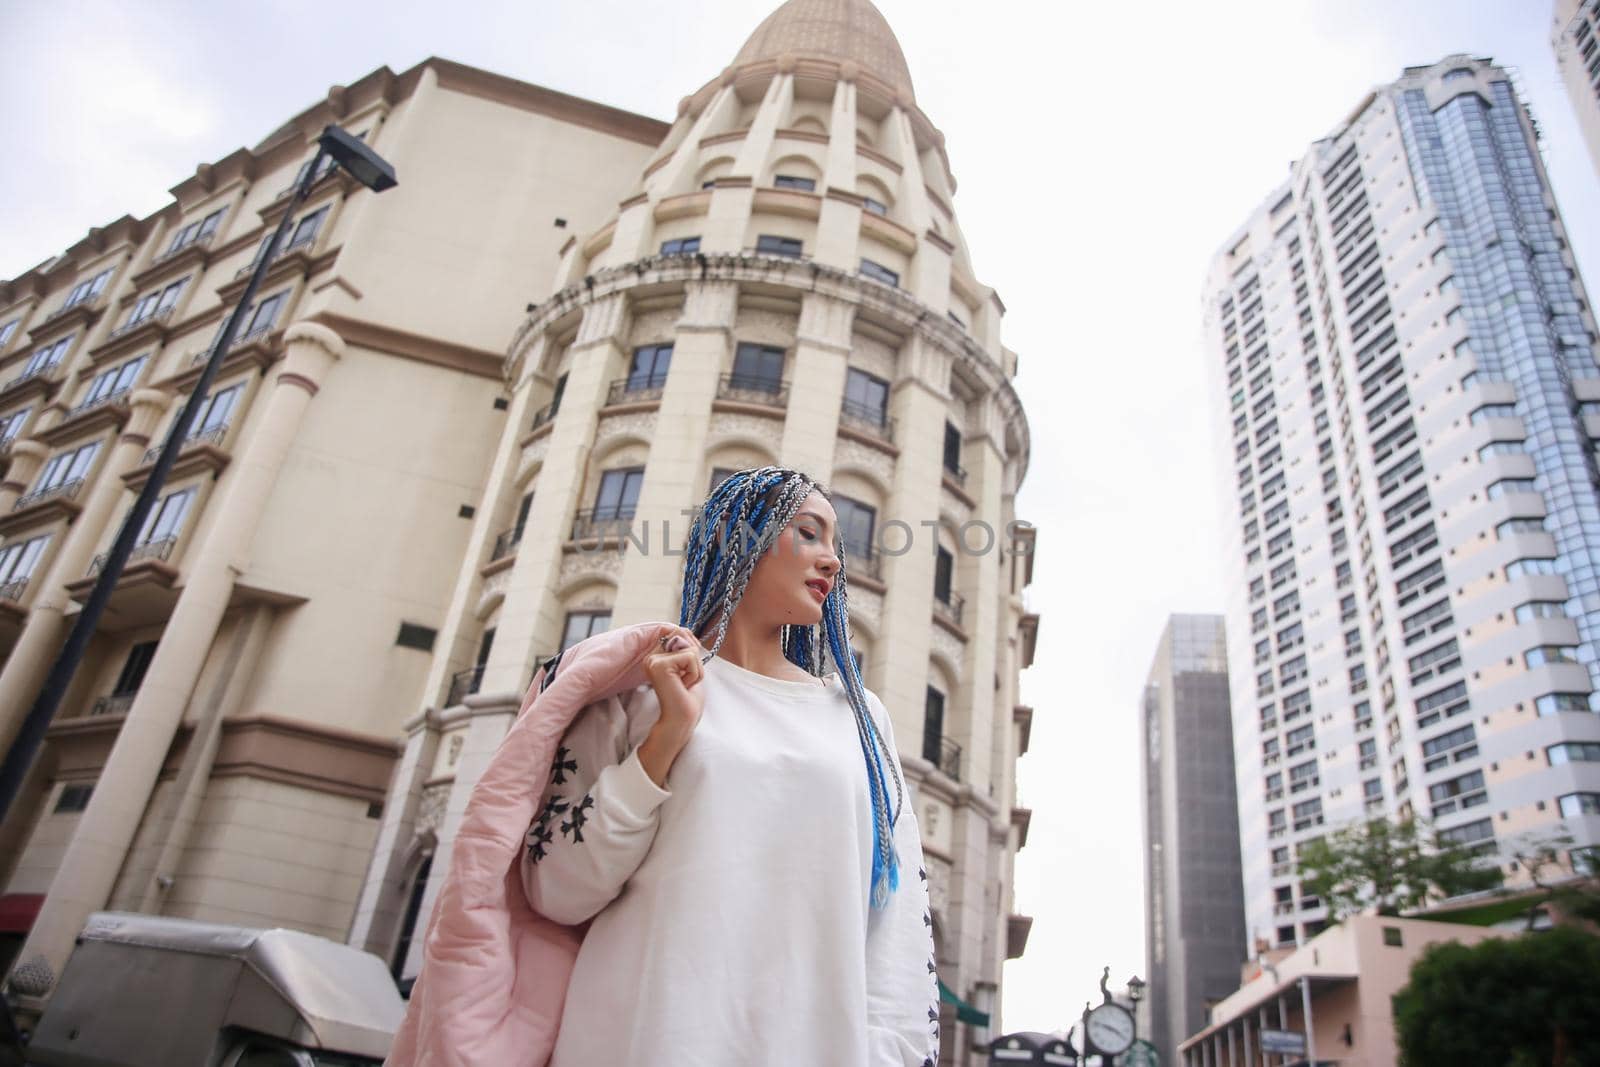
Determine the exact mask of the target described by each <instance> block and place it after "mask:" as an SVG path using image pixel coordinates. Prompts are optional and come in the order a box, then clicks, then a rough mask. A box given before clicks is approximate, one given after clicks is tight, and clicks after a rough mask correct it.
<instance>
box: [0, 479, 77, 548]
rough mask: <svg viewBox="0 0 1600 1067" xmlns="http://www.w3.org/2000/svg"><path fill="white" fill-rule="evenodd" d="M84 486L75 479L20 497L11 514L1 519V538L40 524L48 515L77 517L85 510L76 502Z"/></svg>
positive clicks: (12, 507)
mask: <svg viewBox="0 0 1600 1067" xmlns="http://www.w3.org/2000/svg"><path fill="white" fill-rule="evenodd" d="M83 484H84V479H82V478H74V479H72V480H71V481H70V482H58V483H56V484H55V485H47V486H43V487H41V488H39V489H35V490H34V491H33V492H31V493H25V494H23V495H22V496H19V497H18V498H17V502H16V503H15V504H12V505H11V514H10V515H7V516H5V517H4V518H3V519H0V537H3V536H6V535H9V534H10V533H11V532H12V531H13V530H16V529H19V528H21V527H24V526H28V525H31V524H33V523H35V522H38V521H39V520H41V519H43V518H44V517H45V516H46V513H54V514H51V515H50V517H52V518H54V517H58V515H64V516H67V517H69V518H70V517H71V516H74V515H76V514H77V513H78V512H79V511H82V510H83V508H82V507H81V506H80V505H79V504H78V503H77V502H76V500H77V496H78V492H79V490H81V489H82V488H83Z"/></svg>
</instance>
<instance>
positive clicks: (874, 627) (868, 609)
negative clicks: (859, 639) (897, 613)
mask: <svg viewBox="0 0 1600 1067" xmlns="http://www.w3.org/2000/svg"><path fill="white" fill-rule="evenodd" d="M849 592H850V615H851V616H852V617H853V618H859V619H860V620H861V622H862V624H863V625H865V626H866V627H867V628H868V629H870V630H871V631H872V633H873V636H874V637H881V636H882V635H883V596H882V594H880V593H876V592H873V591H872V590H871V589H867V588H865V587H863V586H859V585H852V586H850V589H849Z"/></svg>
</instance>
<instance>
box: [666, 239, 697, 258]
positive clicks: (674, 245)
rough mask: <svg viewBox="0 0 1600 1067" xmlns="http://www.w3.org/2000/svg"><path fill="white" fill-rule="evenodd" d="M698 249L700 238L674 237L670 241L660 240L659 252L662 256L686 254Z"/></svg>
mask: <svg viewBox="0 0 1600 1067" xmlns="http://www.w3.org/2000/svg"><path fill="white" fill-rule="evenodd" d="M698 251H700V238H699V237H698V236H696V237H674V238H673V239H672V240H670V241H662V242H661V254H662V255H664V256H687V255H692V254H693V253H695V252H698Z"/></svg>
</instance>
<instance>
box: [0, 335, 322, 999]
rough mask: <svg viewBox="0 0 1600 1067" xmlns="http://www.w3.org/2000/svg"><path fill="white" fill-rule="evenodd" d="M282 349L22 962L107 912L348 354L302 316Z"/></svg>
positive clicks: (68, 946)
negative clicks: (288, 468)
mask: <svg viewBox="0 0 1600 1067" xmlns="http://www.w3.org/2000/svg"><path fill="white" fill-rule="evenodd" d="M284 344H285V347H286V358H285V359H284V361H283V365H282V369H281V370H280V371H279V372H278V374H277V377H276V379H275V383H274V384H275V387H274V388H273V389H272V390H271V392H270V394H269V395H267V396H264V397H262V398H261V400H259V401H258V403H262V404H265V405H266V408H265V410H264V411H262V412H261V414H260V415H259V420H260V421H259V423H258V425H257V427H256V431H255V433H254V435H252V436H251V438H250V443H249V445H248V447H247V448H246V450H245V451H244V452H243V454H241V455H240V456H239V457H238V458H237V459H236V460H235V462H234V466H233V468H232V470H230V472H229V477H228V479H227V480H226V482H225V483H224V484H223V486H222V487H221V489H222V491H221V492H219V493H218V494H217V496H216V498H214V500H213V502H212V505H211V506H212V507H215V508H217V509H218V514H217V516H216V518H215V520H214V522H213V524H212V527H211V530H210V532H209V534H208V536H207V537H206V538H205V540H204V541H202V542H199V543H197V544H195V545H194V546H193V547H192V548H191V551H192V552H193V558H192V559H191V560H189V561H187V563H188V565H187V567H185V570H186V571H187V574H186V575H185V582H184V586H183V593H182V594H181V595H180V596H179V598H178V602H177V604H176V606H175V607H174V608H173V611H172V616H171V618H169V619H168V621H167V625H166V628H165V630H164V631H163V632H162V635H161V643H160V644H159V645H158V646H157V649H156V654H155V657H154V658H153V659H152V660H151V661H150V667H149V671H148V673H147V674H146V675H145V678H144V682H143V684H142V685H141V686H140V688H139V693H138V695H137V696H136V697H135V698H134V701H133V705H132V706H131V707H130V708H129V709H128V717H127V720H126V721H125V722H124V723H123V728H122V731H121V733H120V734H118V736H117V741H116V744H115V745H114V746H113V747H112V749H111V754H110V756H109V757H108V758H107V760H106V765H105V767H104V768H103V769H102V770H101V772H100V778H99V781H98V782H97V783H96V785H95V790H94V794H93V796H92V797H91V798H90V800H89V806H88V808H87V809H86V810H85V811H84V813H83V815H82V816H81V817H80V818H79V821H78V827H77V830H76V832H75V833H74V834H73V838H72V841H71V843H69V844H68V846H67V850H66V854H65V855H64V856H63V857H62V860H61V866H60V868H59V870H58V871H57V873H56V877H55V880H54V881H53V882H52V883H51V885H50V892H49V893H48V894H47V895H46V897H45V902H44V905H43V907H42V908H41V909H40V911H39V917H38V919H37V920H36V921H35V922H34V925H33V929H32V931H31V932H30V933H29V934H28V940H27V942H26V944H25V945H24V946H23V951H22V952H21V953H20V954H19V956H18V958H19V959H28V958H30V957H31V956H33V955H34V954H36V953H37V954H42V955H43V956H44V957H45V958H46V959H47V960H48V961H49V963H50V966H51V967H52V968H54V969H55V971H56V973H57V974H59V973H61V968H62V967H63V966H64V965H65V963H66V959H67V956H68V955H69V954H70V953H71V951H72V945H73V940H74V938H75V937H76V936H77V934H78V932H79V931H80V930H82V929H83V923H84V920H86V919H87V918H88V917H89V914H90V913H91V912H93V911H96V910H98V909H100V908H103V907H105V904H106V901H107V899H108V898H109V897H110V894H111V889H112V886H113V885H114V883H115V881H116V878H117V874H118V872H119V871H120V869H121V867H122V864H123V861H124V859H125V858H126V856H127V853H128V848H129V846H130V845H131V844H132V842H133V839H134V834H135V832H136V831H137V830H138V826H139V821H140V820H141V819H142V818H143V816H144V813H145V810H146V808H147V807H148V805H149V802H150V796H151V793H152V792H153V791H154V789H155V785H156V780H157V776H158V775H159V774H160V773H161V766H162V763H163V762H164V761H165V759H166V757H167V753H168V751H169V750H170V749H171V747H172V740H173V737H174V735H176V733H177V731H178V727H179V725H180V723H181V722H182V719H183V713H184V709H185V707H186V706H187V705H188V703H189V697H190V694H191V693H192V692H193V690H194V686H195V683H196V681H197V680H198V678H199V674H200V671H201V668H202V666H203V665H204V663H205V660H206V655H207V653H208V652H209V650H210V648H211V645H212V642H213V641H214V639H215V637H216V633H217V627H218V625H219V624H220V623H221V621H222V617H223V614H224V612H226V610H227V608H228V602H229V600H230V598H231V596H232V592H233V583H234V579H235V576H236V575H237V574H238V570H239V561H240V559H241V557H242V556H243V555H244V553H245V552H246V551H247V550H248V548H249V545H250V539H251V537H252V536H253V534H254V532H255V529H256V526H257V524H258V522H259V521H260V518H261V513H262V510H263V509H264V508H265V506H266V501H267V497H268V496H269V495H270V493H271V492H272V488H273V485H274V483H275V482H276V481H277V477H278V472H279V471H280V470H281V469H282V466H283V461H284V457H285V456H286V455H287V454H288V451H289V449H290V447H291V446H292V445H293V443H294V436H295V433H296V431H297V430H298V429H299V426H300V423H301V420H302V419H303V418H304V416H305V411H306V407H307V406H308V405H309V404H310V403H311V398H312V397H313V396H315V395H316V392H317V389H318V383H319V382H320V381H321V380H322V379H323V377H324V376H325V375H326V374H327V372H328V371H329V369H330V368H331V367H332V365H333V363H334V361H335V360H337V359H338V358H339V356H340V355H341V354H342V353H343V350H344V341H343V340H341V339H340V337H339V336H338V335H337V334H335V333H334V332H333V331H332V330H330V329H328V328H327V327H325V326H321V325H318V324H315V323H308V322H300V323H296V324H295V325H293V326H291V327H290V328H289V329H288V331H287V332H286V333H285V335H284Z"/></svg>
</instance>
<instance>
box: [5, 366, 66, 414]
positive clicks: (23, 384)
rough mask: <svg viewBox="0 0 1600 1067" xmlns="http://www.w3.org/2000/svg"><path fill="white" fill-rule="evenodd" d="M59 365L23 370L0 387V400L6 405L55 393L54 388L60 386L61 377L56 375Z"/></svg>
mask: <svg viewBox="0 0 1600 1067" xmlns="http://www.w3.org/2000/svg"><path fill="white" fill-rule="evenodd" d="M60 366H61V365H60V364H59V363H51V364H48V365H46V366H43V367H35V368H34V369H33V370H25V371H23V372H22V373H21V374H19V375H17V376H16V377H15V378H12V379H10V380H9V381H7V382H6V383H5V384H4V385H0V400H3V401H5V402H6V403H7V404H10V403H12V402H13V401H17V400H21V399H23V398H24V397H30V396H38V397H41V398H43V397H47V396H49V395H50V394H51V393H53V392H55V390H56V386H58V385H60V384H61V377H60V376H59V375H58V374H56V371H57V370H59V369H60Z"/></svg>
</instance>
